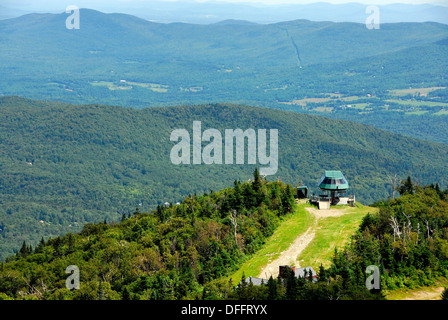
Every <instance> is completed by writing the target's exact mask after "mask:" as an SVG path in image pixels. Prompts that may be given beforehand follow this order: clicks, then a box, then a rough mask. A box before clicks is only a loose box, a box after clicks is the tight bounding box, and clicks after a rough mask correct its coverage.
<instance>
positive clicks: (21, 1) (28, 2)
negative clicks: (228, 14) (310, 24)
mask: <svg viewBox="0 0 448 320" xmlns="http://www.w3.org/2000/svg"><path fill="white" fill-rule="evenodd" d="M158 1H166V2H173V1H178V2H184V3H185V2H194V1H195V2H233V3H253V4H256V3H261V4H266V5H273V4H307V3H313V2H328V3H333V4H341V3H348V2H358V3H362V4H368V5H384V4H392V3H406V4H425V3H429V4H437V5H445V6H448V0H322V1H315V0H158ZM151 2H152V0H89V1H88V0H39V1H36V0H0V5H2V6H5V7H9V8H20V9H34V8H37V7H40V8H45V9H56V8H62V7H63V8H65V7H67V6H68V5H76V6H79V7H93V6H115V5H116V6H124V5H129V6H139V5H145V4H150V3H151Z"/></svg>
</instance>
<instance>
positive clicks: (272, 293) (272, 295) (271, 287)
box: [267, 275, 278, 300]
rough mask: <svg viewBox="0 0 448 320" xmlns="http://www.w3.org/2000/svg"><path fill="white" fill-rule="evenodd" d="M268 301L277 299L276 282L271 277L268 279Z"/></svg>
mask: <svg viewBox="0 0 448 320" xmlns="http://www.w3.org/2000/svg"><path fill="white" fill-rule="evenodd" d="M267 285H268V300H277V299H278V291H277V281H275V280H274V278H272V275H271V276H270V277H269V279H268V284H267Z"/></svg>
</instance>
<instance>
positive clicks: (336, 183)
mask: <svg viewBox="0 0 448 320" xmlns="http://www.w3.org/2000/svg"><path fill="white" fill-rule="evenodd" d="M318 186H319V188H320V190H322V191H324V192H326V193H330V199H328V200H327V201H329V204H337V203H338V202H339V194H341V193H346V192H347V190H348V188H349V186H348V182H347V179H345V177H344V175H343V174H342V172H341V171H336V170H332V171H325V173H324V174H323V175H322V177H321V178H320V180H319V183H318ZM326 197H328V195H321V198H326ZM322 200H323V199H322ZM324 201H325V200H324Z"/></svg>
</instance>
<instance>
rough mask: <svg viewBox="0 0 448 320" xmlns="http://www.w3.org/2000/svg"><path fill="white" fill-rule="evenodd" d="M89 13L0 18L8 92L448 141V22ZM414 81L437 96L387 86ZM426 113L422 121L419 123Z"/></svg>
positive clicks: (0, 80)
mask: <svg viewBox="0 0 448 320" xmlns="http://www.w3.org/2000/svg"><path fill="white" fill-rule="evenodd" d="M80 16H81V20H82V23H81V25H80V29H77V30H69V29H67V28H66V26H65V20H66V19H67V17H68V14H66V13H61V14H29V15H24V16H21V17H18V18H14V19H6V20H1V21H0V34H2V41H1V42H0V74H1V76H0V88H1V89H0V95H18V96H24V97H28V98H34V99H42V100H58V101H65V102H70V103H100V104H114V105H120V106H124V107H134V108H146V107H153V106H171V105H186V104H209V103H237V104H250V105H256V106H263V107H268V108H276V109H283V110H290V111H295V112H306V113H308V112H311V113H319V114H320V115H324V116H328V117H334V118H340V119H347V120H352V121H357V122H362V123H367V124H370V125H374V126H376V127H378V128H382V129H385V130H389V131H392V132H395V133H401V134H406V135H408V136H412V137H416V138H423V139H426V140H430V141H437V142H443V143H445V144H448V137H447V136H446V132H447V131H448V124H447V123H448V121H447V117H448V116H447V112H448V100H447V94H446V87H447V86H448V80H447V77H446V75H447V74H448V59H447V56H448V46H447V43H448V42H447V39H448V26H447V25H445V24H439V23H433V22H426V23H393V24H389V23H383V24H381V28H380V29H376V30H369V29H367V28H366V26H365V25H364V24H362V23H334V22H329V21H321V22H315V21H308V20H294V21H285V22H279V23H272V24H256V23H248V22H244V21H227V22H224V23H217V24H210V25H196V24H187V23H170V24H163V23H154V22H149V21H145V20H143V19H139V18H137V17H134V16H130V15H124V14H105V13H101V12H98V11H95V10H88V9H81V10H80ZM409 89H412V90H414V89H417V90H418V89H423V90H427V89H429V90H434V91H435V95H433V96H431V95H428V96H426V95H425V96H423V95H421V96H418V97H415V94H413V93H411V94H410V96H409V97H401V98H400V99H397V98H396V97H395V96H394V95H393V94H391V92H390V90H409ZM416 99H417V101H416ZM303 101H306V102H305V103H304V102H303ZM304 104H305V105H306V107H303V105H304ZM433 115H435V116H433ZM420 117H422V118H423V119H422V122H424V125H422V126H420V125H415V124H416V123H418V122H419V121H420Z"/></svg>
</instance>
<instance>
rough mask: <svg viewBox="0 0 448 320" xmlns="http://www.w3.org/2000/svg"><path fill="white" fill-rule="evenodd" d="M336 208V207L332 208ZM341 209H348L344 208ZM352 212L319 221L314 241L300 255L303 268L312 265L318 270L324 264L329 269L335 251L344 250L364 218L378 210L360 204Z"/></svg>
mask: <svg viewBox="0 0 448 320" xmlns="http://www.w3.org/2000/svg"><path fill="white" fill-rule="evenodd" d="M334 208H336V207H332V209H334ZM341 209H347V208H346V207H345V206H344V207H341ZM350 211H352V212H350V213H348V214H344V215H342V216H340V217H328V218H324V219H319V221H318V225H317V229H316V235H315V237H314V239H313V241H312V242H311V243H310V244H309V245H308V246H307V247H306V249H305V250H303V252H302V253H301V255H300V264H301V265H302V266H309V265H311V266H312V267H313V268H315V269H316V270H317V268H318V267H319V266H320V264H321V263H322V265H323V266H324V267H329V266H330V265H331V257H332V256H333V253H334V249H335V248H342V247H343V246H344V245H345V244H346V243H347V241H348V240H349V239H350V236H351V235H352V234H354V233H355V232H356V230H357V229H358V227H359V224H360V223H361V220H362V218H363V217H364V216H365V215H366V214H367V213H374V212H377V211H378V209H377V208H373V207H368V206H363V205H361V204H358V205H357V206H356V207H355V208H350ZM302 260H303V261H302Z"/></svg>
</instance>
